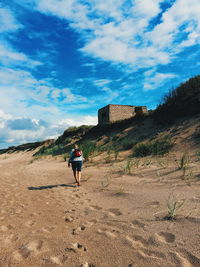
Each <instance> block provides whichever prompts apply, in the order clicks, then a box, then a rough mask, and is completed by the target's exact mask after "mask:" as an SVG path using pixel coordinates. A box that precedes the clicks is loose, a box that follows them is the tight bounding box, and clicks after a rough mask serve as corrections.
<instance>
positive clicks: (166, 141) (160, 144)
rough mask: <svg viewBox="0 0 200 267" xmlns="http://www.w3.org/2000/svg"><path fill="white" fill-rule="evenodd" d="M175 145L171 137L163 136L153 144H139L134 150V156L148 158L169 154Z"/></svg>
mask: <svg viewBox="0 0 200 267" xmlns="http://www.w3.org/2000/svg"><path fill="white" fill-rule="evenodd" d="M172 146H173V143H172V142H171V139H170V137H169V136H163V137H161V138H160V139H157V140H155V141H152V142H148V143H142V144H138V145H136V146H135V148H134V153H133V156H135V157H146V156H150V155H154V156H155V155H164V154H165V153H167V152H169V150H170V149H171V147H172Z"/></svg>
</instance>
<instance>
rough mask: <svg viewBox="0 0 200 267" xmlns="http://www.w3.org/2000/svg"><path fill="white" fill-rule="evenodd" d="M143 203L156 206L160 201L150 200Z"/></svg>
mask: <svg viewBox="0 0 200 267" xmlns="http://www.w3.org/2000/svg"><path fill="white" fill-rule="evenodd" d="M145 205H147V206H152V207H157V206H159V205H160V202H159V201H151V202H147V203H145Z"/></svg>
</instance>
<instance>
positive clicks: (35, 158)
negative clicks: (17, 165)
mask: <svg viewBox="0 0 200 267" xmlns="http://www.w3.org/2000/svg"><path fill="white" fill-rule="evenodd" d="M40 158H41V156H40V155H38V156H35V157H34V158H33V159H31V160H30V161H29V162H28V164H32V163H33V162H34V161H36V160H38V159H40Z"/></svg>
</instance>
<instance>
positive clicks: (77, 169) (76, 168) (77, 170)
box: [72, 161, 82, 186]
mask: <svg viewBox="0 0 200 267" xmlns="http://www.w3.org/2000/svg"><path fill="white" fill-rule="evenodd" d="M81 167H82V161H81V162H79V161H76V162H72V170H73V174H74V178H75V181H76V183H77V184H78V186H79V185H80V181H81Z"/></svg>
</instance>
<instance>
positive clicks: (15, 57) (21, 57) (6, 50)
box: [0, 41, 42, 69]
mask: <svg viewBox="0 0 200 267" xmlns="http://www.w3.org/2000/svg"><path fill="white" fill-rule="evenodd" d="M0 58H1V64H3V65H4V66H12V67H15V66H20V67H28V68H30V69H32V68H35V67H37V66H39V65H41V64H42V63H41V62H39V61H37V60H32V59H30V58H28V57H27V56H26V55H25V54H24V53H20V52H17V51H15V50H14V49H13V48H11V46H10V45H9V44H8V43H7V42H5V41H0Z"/></svg>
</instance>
